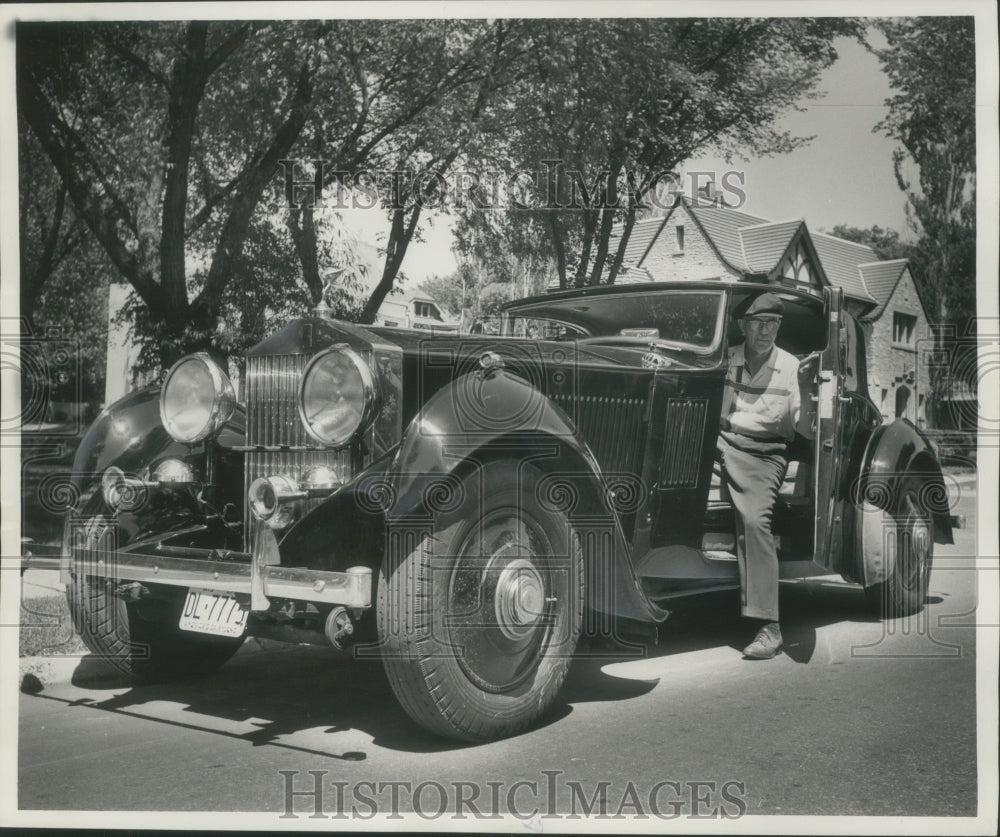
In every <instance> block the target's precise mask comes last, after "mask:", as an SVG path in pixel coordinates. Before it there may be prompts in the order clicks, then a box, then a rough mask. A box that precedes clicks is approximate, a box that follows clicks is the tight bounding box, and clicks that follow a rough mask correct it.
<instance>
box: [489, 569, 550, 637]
mask: <svg viewBox="0 0 1000 837" xmlns="http://www.w3.org/2000/svg"><path fill="white" fill-rule="evenodd" d="M494 610H495V612H496V618H497V625H498V626H499V628H500V631H501V632H502V633H503V634H504V636H506V637H507V638H508V639H512V640H519V639H524V637H526V636H528V635H529V634H530V633H531V632H532V630H534V628H535V626H536V625H537V624H538V622H539V621H540V620H541V618H542V614H543V612H544V610H545V585H544V582H543V581H542V576H541V574H540V573H539V572H538V570H537V569H536V568H535V565H534V564H532V563H531V561H528V560H527V559H525V558H516V559H515V560H513V561H511V562H510V563H509V564H507V566H505V567H504V568H503V570H501V572H500V577H499V578H498V579H497V587H496V597H495V598H494Z"/></svg>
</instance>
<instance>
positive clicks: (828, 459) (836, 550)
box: [813, 288, 847, 571]
mask: <svg viewBox="0 0 1000 837" xmlns="http://www.w3.org/2000/svg"><path fill="white" fill-rule="evenodd" d="M823 295H824V299H825V302H826V306H825V307H826V328H827V339H826V347H825V348H824V349H823V351H822V353H821V356H820V365H819V382H818V387H817V394H816V398H817V405H816V408H817V409H816V444H815V450H814V456H815V474H816V486H815V491H816V494H815V498H816V502H815V509H816V521H815V528H814V552H813V560H814V561H815V562H816V563H817V564H819V565H820V566H822V567H826V568H827V569H829V570H831V571H839V569H840V565H841V554H842V552H843V543H842V541H843V499H842V498H841V497H839V496H838V495H839V485H840V471H841V468H842V466H843V438H842V436H843V432H844V429H843V416H842V415H841V413H842V412H843V404H844V399H843V398H842V395H843V384H844V366H845V354H846V348H847V346H846V333H845V331H844V325H845V323H844V317H843V308H844V292H843V290H841V289H840V288H826V289H825V290H824V292H823Z"/></svg>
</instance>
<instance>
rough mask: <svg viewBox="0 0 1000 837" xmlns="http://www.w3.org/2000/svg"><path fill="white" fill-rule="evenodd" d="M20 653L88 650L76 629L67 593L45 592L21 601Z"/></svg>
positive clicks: (50, 654) (41, 654) (46, 654)
mask: <svg viewBox="0 0 1000 837" xmlns="http://www.w3.org/2000/svg"><path fill="white" fill-rule="evenodd" d="M19 633H20V637H19V638H20V654H21V656H22V657H35V656H38V657H53V656H58V657H61V656H69V655H75V654H85V653H87V647H86V646H85V645H84V644H83V641H82V640H81V639H80V637H78V636H77V635H76V632H75V631H74V630H73V618H72V617H71V616H70V613H69V605H68V604H67V603H66V597H65V596H59V595H55V596H43V597H41V598H37V599H27V600H26V601H23V602H21V620H20V632H19Z"/></svg>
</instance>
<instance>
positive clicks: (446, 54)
mask: <svg viewBox="0 0 1000 837" xmlns="http://www.w3.org/2000/svg"><path fill="white" fill-rule="evenodd" d="M504 33H505V24H503V23H486V22H482V21H378V20H375V21H304V22H273V23H255V22H219V23H209V22H206V21H191V22H186V23H185V22H168V23H158V22H150V23H128V24H119V23H114V24H108V23H80V24H67V23H61V24H45V23H37V24H36V23H32V24H19V25H18V28H17V44H18V68H17V69H18V73H17V92H18V104H19V109H20V113H21V114H22V115H23V118H24V120H25V122H26V123H27V124H28V125H29V126H30V128H31V131H32V133H33V134H34V136H35V138H37V140H38V143H39V144H40V146H41V148H42V149H43V150H44V152H45V154H46V156H47V158H48V160H49V162H50V164H51V165H52V166H53V168H54V170H55V172H56V173H57V174H58V177H59V179H60V181H61V184H62V185H61V189H62V190H63V191H65V194H66V196H67V198H68V203H71V204H72V207H73V210H74V212H75V214H76V216H77V217H79V219H81V221H82V222H83V223H84V224H85V225H86V227H87V229H88V230H89V233H90V234H91V235H92V236H93V238H94V239H95V240H96V241H97V242H98V243H99V245H100V246H101V248H102V249H103V250H104V251H105V253H106V254H107V256H108V258H109V260H110V262H111V263H112V264H113V265H114V268H115V270H116V271H117V273H118V274H119V275H120V276H121V277H122V278H124V279H125V280H126V281H128V282H129V283H130V284H131V286H132V287H133V288H134V290H135V293H136V296H137V298H138V301H139V302H140V303H141V306H142V309H143V313H142V316H141V317H140V318H139V320H138V321H137V322H136V325H137V329H138V332H139V336H140V337H143V338H144V339H145V340H146V342H147V347H148V348H149V350H150V354H151V355H155V356H156V357H157V358H158V360H159V362H161V363H164V364H165V363H169V362H170V361H171V360H172V359H174V358H175V357H176V356H177V355H178V354H181V353H184V352H187V351H192V350H195V349H203V350H210V351H215V352H218V353H223V352H224V348H225V346H226V345H227V339H226V337H225V333H226V331H227V329H226V328H225V327H220V326H221V324H224V322H225V316H226V313H227V310H228V307H227V306H228V305H229V303H228V302H227V299H230V297H231V296H232V293H237V295H239V294H242V295H243V297H244V298H245V299H247V300H249V299H251V298H253V299H255V300H256V302H257V303H258V304H260V305H263V306H265V307H267V306H268V305H270V307H271V308H272V309H278V308H280V307H281V305H282V303H283V302H284V301H285V300H287V299H289V298H292V297H295V296H296V295H297V294H299V290H298V289H296V290H294V291H293V290H292V288H293V287H294V286H295V285H296V284H298V283H301V284H304V285H305V288H306V291H307V294H308V297H309V298H310V299H311V301H313V302H315V301H316V300H317V298H318V295H319V294H320V293H321V287H320V282H319V276H320V274H321V273H329V272H330V271H331V269H333V270H337V271H341V272H343V271H344V266H343V265H334V264H324V263H323V258H324V257H325V256H327V255H329V254H330V251H329V248H326V247H325V245H324V244H323V238H324V235H325V234H329V233H330V230H331V228H333V227H335V217H334V216H333V215H327V216H324V217H321V215H322V213H320V212H319V211H318V209H317V208H315V207H313V206H309V205H307V206H298V207H290V206H288V204H287V203H286V202H285V201H284V198H285V194H284V192H285V190H284V188H283V187H284V178H283V176H282V175H283V172H282V171H281V169H282V164H283V161H284V163H285V164H286V165H287V164H288V163H289V161H292V160H295V159H299V158H301V159H317V155H320V156H319V159H322V160H326V161H327V163H328V166H327V170H328V171H330V172H333V173H334V174H335V173H336V172H338V171H347V172H351V173H357V172H359V171H361V170H363V169H366V168H370V169H373V170H374V169H376V168H387V167H390V166H391V167H393V168H395V169H397V170H405V171H409V172H415V171H423V170H427V171H430V172H432V173H433V174H434V175H435V176H437V177H440V176H442V175H443V174H444V173H445V172H447V170H448V169H449V167H450V166H451V165H452V164H453V163H454V162H455V160H456V159H457V158H458V156H459V155H460V154H461V152H462V150H463V148H464V147H465V145H466V144H467V142H468V140H469V138H471V137H473V136H475V135H476V133H477V131H478V130H479V126H480V123H481V122H482V120H483V119H485V118H486V117H487V116H488V115H489V105H490V102H491V94H492V91H493V90H494V87H495V78H496V75H497V72H498V70H499V68H500V67H501V66H502V65H503V64H504V62H506V61H507V60H508V59H509V56H510V55H511V53H510V52H509V50H508V48H507V41H506V38H505V36H504ZM328 184H329V181H328V182H327V183H321V186H324V185H328ZM352 185H353V184H352ZM321 191H322V190H321ZM416 194H417V195H418V196H419V194H420V192H419V190H418V191H417V192H416ZM423 205H424V202H422V201H421V200H419V199H414V198H413V193H412V192H411V193H408V194H407V195H406V197H405V199H404V200H401V201H398V202H396V203H395V204H393V205H391V206H390V212H391V216H392V233H391V235H390V237H389V241H388V244H387V248H386V250H387V252H386V263H385V267H384V270H383V275H382V277H381V279H380V281H379V283H378V285H377V287H376V288H375V290H374V292H373V294H372V296H371V298H370V299H369V300H368V301H367V303H366V304H365V306H364V307H363V310H361V311H356V312H354V314H355V316H357V317H359V318H361V319H364V320H366V321H370V320H371V318H372V317H373V316H374V313H375V311H376V310H377V308H378V305H379V304H380V303H381V301H382V299H383V298H384V297H385V295H386V294H387V293H388V291H389V290H390V289H391V287H392V284H393V282H394V281H395V278H396V276H397V275H398V273H399V270H400V266H401V264H402V261H403V257H404V256H405V253H406V248H407V246H408V244H409V242H410V241H411V240H412V239H413V237H414V236H415V235H417V234H418V228H419V221H420V213H421V210H422V208H423ZM275 218H279V219H280V221H281V226H282V227H283V230H284V232H282V233H280V234H279V233H277V232H276V231H275V229H274V223H273V222H274V219H275ZM251 231H254V234H255V235H256V234H257V233H261V234H263V235H264V236H265V239H266V240H267V241H268V242H269V244H270V245H271V246H272V247H275V248H278V250H277V252H279V253H281V254H283V256H284V257H285V258H284V259H283V260H282V259H279V260H277V261H278V262H280V263H281V264H283V265H285V267H284V268H283V269H280V270H279V273H278V274H277V275H276V276H272V277H271V281H268V282H265V283H264V285H262V286H261V287H262V288H263V289H265V290H262V291H261V292H259V293H256V292H255V293H249V292H248V291H247V289H246V276H247V272H246V271H247V265H246V261H245V260H244V259H243V255H244V251H245V249H246V248H247V247H248V246H250V247H253V246H254V245H253V243H252V242H251ZM258 249H259V248H258ZM274 253H275V251H273V250H272V251H270V252H269V254H268V255H269V256H270V255H274ZM271 263H272V265H274V266H276V267H280V265H278V264H275V262H274V261H273V260H272V262H271ZM296 264H297V265H298V267H297V269H293V268H292V266H293V265H296ZM234 282H235V283H236V284H238V285H239V284H242V285H243V288H244V290H243V291H240V292H231V287H232V285H233V283H234ZM272 292H273V293H272ZM230 345H232V344H230Z"/></svg>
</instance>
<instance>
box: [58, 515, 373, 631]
mask: <svg viewBox="0 0 1000 837" xmlns="http://www.w3.org/2000/svg"><path fill="white" fill-rule="evenodd" d="M114 531H115V530H114V528H113V527H111V528H100V529H98V530H90V531H87V530H86V529H85V530H84V531H82V532H80V533H79V534H77V535H76V536H74V537H73V539H72V543H71V545H70V548H69V550H68V554H64V555H63V556H62V558H61V562H60V569H61V572H62V576H63V581H64V582H68V581H69V575H70V571H71V570H72V572H74V573H76V574H81V575H89V576H97V577H102V578H108V579H112V580H114V581H136V582H140V583H143V584H168V585H173V586H176V587H197V588H203V589H208V590H216V591H219V592H228V593H236V594H244V595H249V596H250V610H251V611H252V612H263V611H265V610H267V609H268V608H269V607H270V604H271V599H291V600H295V601H304V602H314V603H321V604H328V605H342V606H344V607H347V608H355V609H359V610H364V609H367V608H370V607H371V604H372V571H371V569H370V568H369V567H363V566H358V567H350V568H349V569H347V571H346V572H330V571H326V570H312V569H306V568H301V567H284V566H281V565H280V564H279V555H278V545H277V541H276V540H275V537H274V535H273V533H272V532H271V530H270V529H268V528H267V527H261V530H259V531H258V533H257V537H256V538H255V539H254V549H253V552H252V553H245V552H233V551H229V550H216V549H198V548H195V547H188V546H174V545H170V544H165V543H163V542H162V541H144V542H141V543H136V544H130V545H128V546H126V547H122V548H116V547H115V544H114V543H113V533H114ZM109 536H112V537H109Z"/></svg>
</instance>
